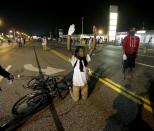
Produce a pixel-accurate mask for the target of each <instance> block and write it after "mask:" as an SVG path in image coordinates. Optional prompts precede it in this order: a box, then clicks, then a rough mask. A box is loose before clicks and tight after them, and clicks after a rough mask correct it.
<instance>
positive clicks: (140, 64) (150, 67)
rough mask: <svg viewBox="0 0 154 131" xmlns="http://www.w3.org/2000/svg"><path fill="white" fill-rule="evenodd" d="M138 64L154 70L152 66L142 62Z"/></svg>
mask: <svg viewBox="0 0 154 131" xmlns="http://www.w3.org/2000/svg"><path fill="white" fill-rule="evenodd" d="M136 64H138V65H142V66H146V67H150V68H154V66H152V65H147V64H143V63H140V62H136Z"/></svg>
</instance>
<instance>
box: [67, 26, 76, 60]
mask: <svg viewBox="0 0 154 131" xmlns="http://www.w3.org/2000/svg"><path fill="white" fill-rule="evenodd" d="M74 31H75V25H74V24H72V25H70V27H69V30H68V36H67V50H68V52H69V57H72V55H73V53H72V41H71V35H72V34H73V33H74Z"/></svg>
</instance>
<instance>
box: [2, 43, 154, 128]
mask: <svg viewBox="0 0 154 131" xmlns="http://www.w3.org/2000/svg"><path fill="white" fill-rule="evenodd" d="M33 46H35V49H36V52H37V55H38V59H39V62H40V65H41V68H42V69H47V66H48V67H52V68H54V69H55V68H57V69H62V70H64V71H62V72H59V73H57V74H61V75H66V74H68V73H69V72H70V71H71V70H72V68H71V65H70V63H68V62H67V61H65V60H63V59H61V58H60V57H59V56H57V55H55V53H53V52H52V50H56V51H58V52H60V53H61V54H64V55H65V56H67V51H66V47H65V46H61V45H57V44H53V43H50V46H49V47H50V48H51V49H52V50H51V51H46V52H43V51H42V48H41V43H37V42H33V43H32V44H30V45H27V46H26V47H23V48H21V49H18V48H17V47H14V48H12V49H11V50H7V51H5V52H4V51H1V50H0V63H1V65H2V66H3V67H4V68H6V67H7V66H8V65H12V68H11V69H10V71H11V72H12V73H13V74H15V76H16V79H15V81H14V83H13V84H12V85H8V84H7V81H6V80H5V79H3V80H2V81H0V87H1V88H2V92H0V107H1V110H0V123H3V122H5V121H7V120H9V119H10V118H12V115H11V108H12V106H13V104H14V103H15V102H16V101H17V100H18V99H19V98H20V97H22V96H24V95H25V94H27V93H30V92H31V90H28V89H24V88H23V87H22V85H23V84H26V82H27V81H28V80H30V79H31V78H32V77H33V76H36V75H38V72H36V71H35V69H33V70H34V71H30V70H28V69H25V68H24V66H25V65H27V64H32V65H33V66H34V67H37V63H36V60H35V55H34V50H33ZM152 54H153V53H151V54H150V56H145V55H144V54H143V53H142V51H140V53H139V56H138V58H137V64H136V69H135V70H134V78H133V79H131V80H126V81H124V80H123V75H122V68H121V66H122V58H121V57H122V52H121V47H119V46H100V47H97V50H96V51H95V52H94V55H93V57H92V63H91V64H90V65H89V66H90V68H91V69H93V70H95V71H96V75H95V77H92V78H91V80H90V81H89V90H90V95H89V98H88V99H87V100H86V101H84V100H80V101H79V102H77V103H75V102H74V101H73V100H72V99H71V97H70V95H69V94H68V95H67V96H66V98H65V99H64V100H59V99H58V98H55V99H54V101H53V104H51V105H52V108H51V107H47V108H45V109H43V110H42V111H41V112H39V113H37V114H36V115H34V116H33V117H32V118H31V119H29V120H28V121H27V122H26V123H25V124H24V125H23V126H22V127H20V128H19V129H18V131H56V130H58V131H61V130H65V131H128V130H131V131H132V130H133V129H132V128H134V130H135V129H137V128H138V127H139V128H141V129H144V128H145V129H144V130H145V131H147V130H148V129H149V128H150V127H152V128H154V124H153V122H154V118H153V115H152V112H150V111H148V110H147V109H148V108H146V107H145V105H144V102H143V103H142V102H141V103H142V104H141V103H140V104H139V102H135V100H137V98H136V97H134V96H133V99H130V98H129V94H127V93H126V95H125V92H124V91H121V90H120V91H119V92H118V89H117V86H113V85H110V84H109V83H105V82H106V81H105V82H101V80H98V79H96V76H99V77H100V78H102V81H103V80H104V79H105V78H107V79H109V80H111V81H112V82H115V83H116V84H118V85H120V86H122V87H123V88H125V89H127V90H129V91H131V92H133V93H135V94H136V95H139V96H143V97H144V98H146V100H148V101H150V102H151V103H152V102H154V101H153V100H154V99H153V96H154V95H153V94H154V91H153V86H154V85H153V81H154V56H153V55H152ZM57 69H55V70H56V71H57ZM57 72H58V71H57ZM17 75H20V76H21V77H20V78H17ZM113 88H114V89H115V90H114V89H113ZM116 90H117V91H116ZM142 126H144V127H142ZM149 130H150V129H149Z"/></svg>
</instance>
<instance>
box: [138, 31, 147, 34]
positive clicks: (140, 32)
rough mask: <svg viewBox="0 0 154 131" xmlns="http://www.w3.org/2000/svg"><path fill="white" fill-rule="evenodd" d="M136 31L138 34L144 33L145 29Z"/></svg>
mask: <svg viewBox="0 0 154 131" xmlns="http://www.w3.org/2000/svg"><path fill="white" fill-rule="evenodd" d="M136 33H138V34H145V33H146V31H145V30H139V31H137V32H136Z"/></svg>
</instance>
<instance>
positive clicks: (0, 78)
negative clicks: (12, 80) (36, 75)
mask: <svg viewBox="0 0 154 131" xmlns="http://www.w3.org/2000/svg"><path fill="white" fill-rule="evenodd" d="M11 68H12V65H8V66H7V68H6V69H5V70H6V71H9V70H10V69H11ZM3 78H4V77H2V76H0V82H1V81H2V80H3Z"/></svg>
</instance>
